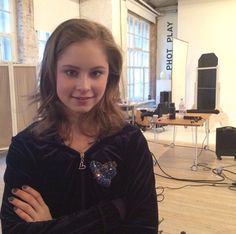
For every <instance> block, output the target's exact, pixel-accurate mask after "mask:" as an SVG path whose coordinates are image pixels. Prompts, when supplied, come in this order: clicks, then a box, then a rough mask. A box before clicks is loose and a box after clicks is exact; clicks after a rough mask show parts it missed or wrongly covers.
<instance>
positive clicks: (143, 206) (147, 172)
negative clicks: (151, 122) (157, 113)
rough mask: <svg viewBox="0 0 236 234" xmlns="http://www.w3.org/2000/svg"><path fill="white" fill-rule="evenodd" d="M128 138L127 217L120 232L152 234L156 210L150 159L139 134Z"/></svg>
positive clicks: (155, 227)
mask: <svg viewBox="0 0 236 234" xmlns="http://www.w3.org/2000/svg"><path fill="white" fill-rule="evenodd" d="M128 138H129V140H128V146H127V152H126V164H127V173H128V174H127V177H126V178H127V180H128V182H127V192H126V195H127V197H126V199H127V201H126V204H127V213H128V214H127V217H126V222H125V223H124V225H123V230H124V231H123V232H124V233H129V234H131V233H135V234H143V233H145V234H154V233H155V234H156V233H157V232H158V207H157V196H156V189H155V177H154V172H153V159H152V155H151V153H150V151H149V148H148V144H147V141H146V139H145V138H144V136H143V134H142V133H141V131H140V130H137V131H136V133H135V134H132V135H130V136H128Z"/></svg>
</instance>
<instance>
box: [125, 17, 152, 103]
mask: <svg viewBox="0 0 236 234" xmlns="http://www.w3.org/2000/svg"><path fill="white" fill-rule="evenodd" d="M127 58H128V69H127V78H128V79H127V82H128V99H129V101H144V100H148V97H149V94H150V24H149V23H148V22H147V21H145V20H144V19H142V18H140V17H138V16H135V15H132V14H128V55H127Z"/></svg>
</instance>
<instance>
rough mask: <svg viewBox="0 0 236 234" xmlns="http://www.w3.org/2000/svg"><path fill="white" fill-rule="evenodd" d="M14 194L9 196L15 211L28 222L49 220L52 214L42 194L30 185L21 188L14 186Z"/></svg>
mask: <svg viewBox="0 0 236 234" xmlns="http://www.w3.org/2000/svg"><path fill="white" fill-rule="evenodd" d="M12 193H13V195H14V196H12V197H9V198H8V200H9V202H10V203H11V204H12V205H14V211H15V213H16V214H17V215H18V216H19V217H20V218H21V219H23V220H24V221H26V222H36V221H47V220H51V219H52V216H51V213H50V211H49V208H48V206H47V205H46V203H45V202H44V200H43V198H42V196H41V194H40V193H39V192H37V191H36V190H34V189H33V188H31V187H30V186H26V185H24V186H22V188H21V189H18V188H13V189H12Z"/></svg>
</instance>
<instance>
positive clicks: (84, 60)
mask: <svg viewBox="0 0 236 234" xmlns="http://www.w3.org/2000/svg"><path fill="white" fill-rule="evenodd" d="M107 60H108V59H107V55H106V54H105V51H104V50H103V48H102V46H101V45H100V44H99V43H98V42H97V41H95V40H87V41H82V42H75V43H73V44H71V45H70V46H68V47H67V48H66V49H65V51H64V52H63V54H62V55H61V56H60V57H59V59H58V61H57V69H56V79H57V82H56V83H57V96H58V98H59V99H60V101H61V102H62V103H63V104H64V105H65V107H66V108H67V110H68V113H70V114H71V113H72V114H75V115H79V114H81V113H85V112H88V111H90V110H91V109H92V108H93V107H94V106H95V105H96V104H97V103H98V102H99V101H100V100H101V98H102V97H103V95H104V92H105V89H106V85H107V80H108V74H109V64H108V61H107Z"/></svg>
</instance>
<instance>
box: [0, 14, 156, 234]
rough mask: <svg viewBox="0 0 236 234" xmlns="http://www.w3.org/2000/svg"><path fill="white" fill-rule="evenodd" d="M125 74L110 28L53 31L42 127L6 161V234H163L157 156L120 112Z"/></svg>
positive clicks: (67, 26) (44, 73)
mask: <svg viewBox="0 0 236 234" xmlns="http://www.w3.org/2000/svg"><path fill="white" fill-rule="evenodd" d="M121 70H122V56H121V53H120V51H119V49H118V47H117V45H116V44H115V42H114V39H113V37H112V35H111V33H110V32H109V30H107V29H106V28H105V27H104V26H102V25H100V24H98V23H95V22H91V21H88V20H85V19H71V20H68V21H65V22H63V23H62V24H61V25H59V26H58V27H57V28H56V30H55V31H54V32H53V33H52V35H51V36H50V38H49V39H48V42H47V44H46V48H45V52H44V57H43V61H42V66H41V72H40V87H39V92H38V94H37V95H35V101H37V102H39V103H40V106H39V109H38V116H37V120H36V121H35V122H34V123H33V124H32V125H30V126H29V127H27V128H26V129H25V130H23V131H22V132H20V133H19V134H17V135H16V136H15V137H13V139H12V143H11V145H10V147H9V151H8V155H7V159H6V163H7V168H6V171H5V175H4V181H5V189H4V195H3V201H2V208H1V220H2V232H3V234H5V233H6V234H9V233H16V234H20V233H22V234H37V233H63V234H71V233H89V234H91V233H112V234H114V233H119V234H121V233H130V234H131V233H132V234H133V233H135V234H138V233H140V234H141V233H142V234H144V233H152V234H154V233H157V230H158V210H157V199H156V192H155V179H154V173H153V163H152V157H151V154H150V151H149V149H148V145H147V142H146V140H145V138H144V136H143V135H142V133H141V132H140V130H139V129H137V128H136V127H134V126H132V125H129V124H127V123H126V122H125V121H124V119H123V115H122V113H121V111H120V109H119V107H118V105H117V100H118V98H119V92H118V87H119V81H120V75H121Z"/></svg>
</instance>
